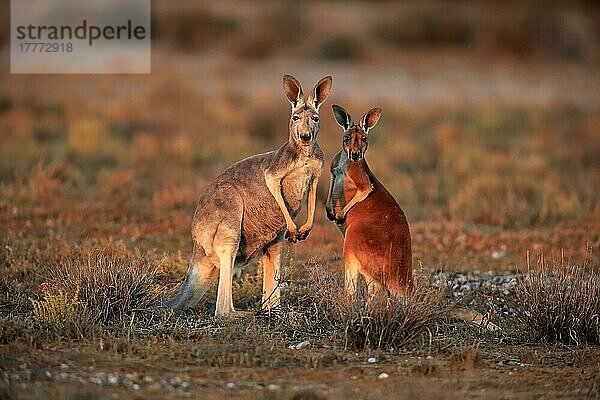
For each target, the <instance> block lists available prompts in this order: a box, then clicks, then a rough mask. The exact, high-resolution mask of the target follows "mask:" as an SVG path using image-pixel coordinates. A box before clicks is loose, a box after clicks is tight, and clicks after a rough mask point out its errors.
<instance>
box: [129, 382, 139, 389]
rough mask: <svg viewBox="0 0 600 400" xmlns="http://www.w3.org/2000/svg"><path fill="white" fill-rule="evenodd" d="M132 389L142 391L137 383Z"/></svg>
mask: <svg viewBox="0 0 600 400" xmlns="http://www.w3.org/2000/svg"><path fill="white" fill-rule="evenodd" d="M131 388H132V389H133V390H140V385H138V384H137V383H134V384H133V385H131Z"/></svg>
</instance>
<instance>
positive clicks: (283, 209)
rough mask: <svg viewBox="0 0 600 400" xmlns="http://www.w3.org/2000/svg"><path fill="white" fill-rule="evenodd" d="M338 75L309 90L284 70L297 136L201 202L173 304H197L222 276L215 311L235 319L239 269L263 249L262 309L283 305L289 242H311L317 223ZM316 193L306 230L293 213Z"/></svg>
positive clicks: (235, 170) (245, 163)
mask: <svg viewBox="0 0 600 400" xmlns="http://www.w3.org/2000/svg"><path fill="white" fill-rule="evenodd" d="M331 86H332V79H331V77H330V76H326V77H324V78H323V79H321V80H320V81H319V82H318V83H317V84H316V86H315V88H314V89H313V91H312V92H310V93H309V94H308V95H307V96H305V95H304V93H303V91H302V87H301V85H300V82H298V80H296V78H294V77H293V76H291V75H284V77H283V90H284V92H285V95H286V97H287V99H288V100H289V102H290V103H291V105H292V113H291V117H290V122H289V139H288V141H287V143H285V144H284V145H283V146H281V147H280V148H279V149H277V150H273V151H270V152H268V153H263V154H257V155H254V156H251V157H248V158H246V159H244V160H242V161H239V162H237V163H235V164H233V165H232V166H230V167H229V168H228V169H226V170H225V172H223V173H222V174H221V175H219V176H218V177H217V178H216V179H215V181H214V182H213V183H212V184H211V185H210V186H209V187H208V188H207V189H206V191H205V192H204V194H203V195H202V196H201V197H200V200H199V201H198V206H197V208H196V212H195V213H194V219H193V222H192V238H193V241H194V250H193V253H192V258H191V260H190V265H189V268H188V271H187V275H186V277H185V281H184V282H183V284H182V286H181V288H180V289H179V292H178V293H177V295H175V297H173V298H172V299H171V300H169V301H167V303H166V305H167V306H168V307H170V308H172V309H174V310H185V309H188V308H191V307H195V306H196V305H197V304H198V302H199V301H200V299H201V298H202V296H203V295H204V294H205V293H206V291H207V290H208V288H209V287H210V285H211V283H212V282H213V280H214V279H215V278H216V277H217V275H218V277H219V284H218V289H217V304H216V309H215V315H217V316H232V315H235V314H236V313H239V312H236V311H235V309H234V308H233V299H232V295H231V289H232V288H231V285H232V278H233V274H234V269H235V270H238V268H241V267H242V266H244V265H245V264H247V263H248V261H249V260H250V258H251V257H252V256H253V255H255V254H257V253H258V252H262V259H261V263H262V266H263V295H262V299H263V302H262V308H263V309H265V310H271V309H273V308H276V307H278V306H279V298H280V290H279V285H278V283H277V280H278V278H279V269H280V264H281V253H282V248H283V243H284V240H285V239H286V238H287V239H288V241H289V242H291V243H294V242H296V241H297V240H304V239H306V238H307V237H308V234H309V232H310V230H311V229H312V226H313V221H314V214H315V202H316V193H317V183H318V181H319V177H320V176H321V172H322V170H323V151H322V150H321V148H320V147H319V143H318V142H317V134H318V133H319V107H320V106H321V104H323V102H324V101H325V99H327V96H328V95H329V91H330V90H331ZM307 195H308V218H307V221H306V223H305V224H304V225H302V226H301V227H300V228H299V229H298V228H297V226H296V224H295V223H294V220H293V218H294V217H295V216H296V215H298V213H299V212H300V210H301V209H302V204H303V202H304V200H305V198H306V197H307Z"/></svg>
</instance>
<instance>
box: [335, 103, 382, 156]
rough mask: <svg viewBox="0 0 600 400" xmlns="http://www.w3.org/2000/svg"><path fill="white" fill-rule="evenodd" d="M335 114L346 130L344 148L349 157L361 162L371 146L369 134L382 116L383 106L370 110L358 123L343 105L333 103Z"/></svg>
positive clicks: (339, 123) (337, 120)
mask: <svg viewBox="0 0 600 400" xmlns="http://www.w3.org/2000/svg"><path fill="white" fill-rule="evenodd" d="M333 116H334V117H335V120H336V122H337V123H338V125H340V126H341V127H342V129H343V130H344V139H343V142H342V148H343V149H344V153H346V155H347V156H348V159H349V160H350V161H353V162H359V161H361V160H362V159H363V158H365V152H366V151H367V148H368V147H369V140H368V134H369V130H370V129H371V128H373V127H374V126H375V125H376V124H377V122H378V121H379V118H380V117H381V108H378V107H376V108H373V109H371V110H369V112H367V113H366V114H365V115H363V117H362V118H361V119H360V122H359V123H358V124H355V123H354V122H352V117H351V116H350V114H348V112H347V111H346V110H344V109H343V108H342V107H340V106H338V105H336V104H334V105H333Z"/></svg>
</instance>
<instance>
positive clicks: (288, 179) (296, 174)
mask: <svg viewBox="0 0 600 400" xmlns="http://www.w3.org/2000/svg"><path fill="white" fill-rule="evenodd" d="M322 168H323V160H322V158H319V157H316V156H311V157H310V158H306V159H305V160H303V162H301V163H299V165H298V166H297V167H295V168H294V169H292V170H291V171H290V172H288V174H286V176H285V177H284V178H283V180H282V182H281V187H282V192H283V198H284V200H285V202H286V204H287V206H288V210H289V211H290V214H292V215H293V216H294V215H295V214H297V213H298V212H299V211H300V208H301V207H302V201H303V200H304V198H305V197H306V194H307V192H308V189H309V187H310V183H311V182H312V181H313V180H314V179H315V177H316V176H317V175H318V174H319V173H320V171H321V169H322Z"/></svg>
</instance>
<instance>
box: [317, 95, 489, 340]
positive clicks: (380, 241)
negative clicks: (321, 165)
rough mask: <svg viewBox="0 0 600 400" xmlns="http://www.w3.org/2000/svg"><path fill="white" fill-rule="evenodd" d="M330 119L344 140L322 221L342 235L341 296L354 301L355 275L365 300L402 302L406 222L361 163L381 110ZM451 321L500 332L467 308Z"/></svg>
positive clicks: (408, 256)
mask: <svg viewBox="0 0 600 400" xmlns="http://www.w3.org/2000/svg"><path fill="white" fill-rule="evenodd" d="M333 115H334V116H335V120H336V121H337V123H338V124H339V125H340V126H341V127H342V129H343V130H344V139H343V144H342V150H340V151H339V152H338V153H337V154H336V155H335V156H333V159H332V161H331V184H330V186H329V195H328V196H327V204H326V209H327V218H329V219H330V220H332V221H335V222H336V223H337V226H338V228H339V229H340V231H341V232H342V234H343V235H344V265H345V271H346V290H347V292H348V294H349V295H351V296H352V297H354V296H355V294H356V289H357V284H358V274H359V273H360V274H361V275H362V276H363V277H364V278H365V281H366V282H367V285H368V290H369V294H370V295H375V294H377V293H378V292H380V291H381V290H382V289H384V290H385V289H387V290H388V291H390V292H391V293H392V294H394V295H396V296H403V295H404V294H406V293H407V291H409V290H411V289H412V280H411V278H412V251H411V242H410V231H409V228H408V222H407V221H406V217H405V215H404V212H403V211H402V209H401V208H400V206H399V205H398V203H397V202H396V200H394V198H393V197H392V195H391V194H390V193H389V192H388V191H387V190H386V189H385V187H384V186H383V185H382V184H381V182H379V180H377V178H376V177H375V175H374V174H373V173H372V172H371V170H370V169H369V165H368V164H367V161H366V160H365V152H366V151H367V147H368V145H369V141H368V133H369V130H370V129H371V128H373V127H374V126H375V125H376V124H377V122H378V121H379V118H380V117H381V109H380V108H373V109H372V110H370V111H369V112H368V113H366V114H365V115H364V116H363V117H362V118H361V120H360V122H359V123H358V124H355V123H354V122H352V117H351V116H350V114H348V113H347V112H346V110H344V109H343V108H342V107H340V106H337V105H334V106H333ZM450 315H451V316H452V317H454V318H456V319H458V320H461V321H465V322H467V323H469V324H472V325H475V326H479V327H484V328H486V329H488V330H491V331H496V330H499V329H500V328H499V327H498V326H497V325H495V324H493V323H492V322H490V321H489V319H490V318H488V317H484V316H483V315H482V314H480V313H479V312H477V311H474V310H470V309H468V308H454V309H452V310H451V311H450Z"/></svg>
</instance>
